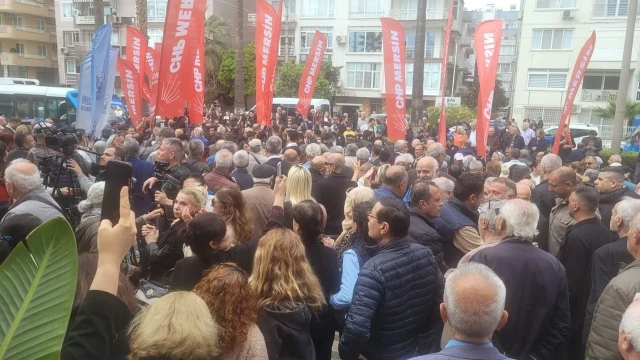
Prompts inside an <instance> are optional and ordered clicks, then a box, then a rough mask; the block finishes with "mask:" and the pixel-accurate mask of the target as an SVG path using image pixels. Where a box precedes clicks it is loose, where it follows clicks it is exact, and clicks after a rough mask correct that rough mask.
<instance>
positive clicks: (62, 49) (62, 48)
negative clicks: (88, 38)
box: [60, 47, 69, 55]
mask: <svg viewBox="0 0 640 360" xmlns="http://www.w3.org/2000/svg"><path fill="white" fill-rule="evenodd" d="M68 53H69V49H67V48H66V47H61V48H60V54H62V55H66V54H68Z"/></svg>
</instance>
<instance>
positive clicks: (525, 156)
mask: <svg viewBox="0 0 640 360" xmlns="http://www.w3.org/2000/svg"><path fill="white" fill-rule="evenodd" d="M528 158H529V150H527V149H522V150H520V159H528Z"/></svg>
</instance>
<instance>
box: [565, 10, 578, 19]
mask: <svg viewBox="0 0 640 360" xmlns="http://www.w3.org/2000/svg"><path fill="white" fill-rule="evenodd" d="M574 16H576V12H575V11H573V10H564V11H563V12H562V18H563V19H573V17H574Z"/></svg>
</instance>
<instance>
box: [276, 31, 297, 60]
mask: <svg viewBox="0 0 640 360" xmlns="http://www.w3.org/2000/svg"><path fill="white" fill-rule="evenodd" d="M286 48H287V37H286V36H284V35H280V47H279V48H278V56H285V51H286ZM295 48H296V38H295V36H294V35H293V34H291V35H289V56H293V54H294V49H295Z"/></svg>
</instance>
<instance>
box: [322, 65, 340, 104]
mask: <svg viewBox="0 0 640 360" xmlns="http://www.w3.org/2000/svg"><path fill="white" fill-rule="evenodd" d="M341 70H342V66H333V64H331V62H330V61H323V62H322V66H321V68H320V78H319V79H318V83H319V82H320V79H325V80H327V81H328V82H329V87H330V88H331V96H329V97H320V96H315V98H316V99H327V100H331V102H333V100H334V98H335V97H336V96H339V95H340V94H341V93H342V87H341V86H340V71H341ZM316 87H317V84H316Z"/></svg>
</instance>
